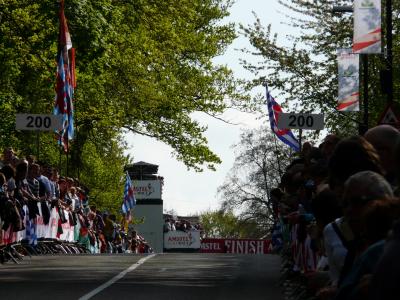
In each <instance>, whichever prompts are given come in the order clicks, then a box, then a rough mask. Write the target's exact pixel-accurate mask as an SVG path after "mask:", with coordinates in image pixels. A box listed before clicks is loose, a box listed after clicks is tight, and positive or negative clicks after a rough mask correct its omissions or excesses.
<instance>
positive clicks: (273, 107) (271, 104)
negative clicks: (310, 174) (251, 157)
mask: <svg viewBox="0 0 400 300" xmlns="http://www.w3.org/2000/svg"><path fill="white" fill-rule="evenodd" d="M266 90H267V105H268V114H269V123H270V124H271V130H272V132H273V133H275V135H276V136H277V138H278V139H280V140H281V141H282V142H284V143H285V144H286V145H288V146H289V147H291V148H292V149H293V150H294V151H296V152H297V151H299V150H300V145H299V142H298V141H297V139H296V138H295V137H294V135H293V133H292V131H291V130H290V129H279V128H278V125H277V124H278V119H279V115H280V114H281V113H282V108H281V106H280V105H279V104H278V103H277V102H276V101H275V99H274V98H273V97H272V96H271V94H270V93H269V91H268V87H267V86H266Z"/></svg>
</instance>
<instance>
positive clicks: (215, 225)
mask: <svg viewBox="0 0 400 300" xmlns="http://www.w3.org/2000/svg"><path fill="white" fill-rule="evenodd" d="M200 222H201V224H202V226H203V229H204V233H205V236H206V237H208V238H261V237H262V235H263V233H262V232H260V230H258V227H257V224H256V223H255V222H249V221H243V220H241V219H240V218H238V217H237V216H235V215H234V213H233V212H232V211H224V210H216V211H207V212H204V213H202V214H201V215H200Z"/></svg>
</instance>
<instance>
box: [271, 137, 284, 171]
mask: <svg viewBox="0 0 400 300" xmlns="http://www.w3.org/2000/svg"><path fill="white" fill-rule="evenodd" d="M273 137H274V145H275V153H278V152H279V151H278V145H277V144H276V136H275V134H273ZM277 161H278V171H279V176H280V177H282V175H283V174H282V168H281V160H280V159H279V157H277Z"/></svg>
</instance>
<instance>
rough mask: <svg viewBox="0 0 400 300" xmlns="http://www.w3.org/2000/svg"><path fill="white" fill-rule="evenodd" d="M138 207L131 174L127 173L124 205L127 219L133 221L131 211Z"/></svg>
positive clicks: (123, 209)
mask: <svg viewBox="0 0 400 300" xmlns="http://www.w3.org/2000/svg"><path fill="white" fill-rule="evenodd" d="M135 205H136V198H135V193H134V191H133V184H132V181H131V178H130V176H129V173H128V172H126V181H125V189H124V202H123V203H122V213H123V214H125V216H126V219H129V220H131V213H130V211H131V210H132V209H133V208H134V207H135Z"/></svg>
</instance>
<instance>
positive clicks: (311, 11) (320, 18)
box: [242, 0, 400, 135]
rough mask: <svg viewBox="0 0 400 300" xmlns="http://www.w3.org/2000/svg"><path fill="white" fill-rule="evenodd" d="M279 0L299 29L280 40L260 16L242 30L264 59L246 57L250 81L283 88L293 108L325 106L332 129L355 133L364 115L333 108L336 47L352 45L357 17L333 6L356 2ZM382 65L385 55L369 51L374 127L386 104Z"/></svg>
mask: <svg viewBox="0 0 400 300" xmlns="http://www.w3.org/2000/svg"><path fill="white" fill-rule="evenodd" d="M279 2H280V3H281V4H282V8H283V10H285V15H286V20H287V23H288V24H289V25H291V26H292V28H293V31H294V32H297V33H298V34H296V35H291V34H289V35H287V36H285V40H286V41H287V42H288V43H286V45H281V44H279V43H278V39H277V37H278V35H277V34H274V33H273V31H272V27H271V25H268V26H266V27H264V26H263V25H262V24H261V20H260V19H258V18H257V19H256V21H255V22H254V24H252V25H250V26H246V27H242V30H243V32H244V35H245V36H246V37H247V38H248V39H249V41H250V43H251V45H252V46H253V47H254V48H255V49H256V51H252V52H251V53H253V54H254V55H255V56H257V57H258V58H259V60H260V63H258V64H254V63H251V62H248V61H244V67H245V68H246V69H248V70H250V71H251V72H253V74H254V75H255V76H256V79H255V80H254V82H253V83H252V84H253V85H259V84H260V83H262V82H264V81H265V80H266V81H267V82H268V83H269V85H270V86H271V87H275V88H277V89H279V90H280V91H282V92H283V94H284V97H283V98H285V99H286V104H289V106H290V108H291V109H293V110H294V111H298V112H300V111H303V112H323V113H324V114H325V116H326V117H325V120H326V126H327V128H328V130H330V131H332V132H336V133H339V134H343V133H344V134H347V135H348V134H352V133H356V132H357V127H358V123H359V122H361V119H360V115H359V114H358V113H345V114H344V113H338V112H337V111H336V110H335V107H336V103H337V81H338V80H337V63H336V49H338V48H350V47H351V46H352V34H353V18H352V14H335V13H332V8H333V6H337V5H339V6H341V5H352V1H350V0H343V1H337V0H317V1H307V0H290V1H289V0H281V1H279ZM394 2H395V1H394ZM382 7H384V6H382ZM393 10H394V13H393V16H394V17H393V21H394V22H393V23H394V31H393V32H397V31H398V29H399V26H400V19H399V18H398V12H399V3H394V7H393ZM289 15H290V16H289ZM399 42H400V40H399V37H398V35H394V41H393V45H394V49H393V53H394V62H393V67H394V74H395V75H394V78H395V83H394V84H395V94H394V99H397V98H398V96H399V89H398V86H399V83H400V81H399V78H400V77H399V76H396V75H398V74H399V72H400V68H399V67H398V65H399V59H400V56H399V55H398V54H399V51H400V45H399ZM287 44H289V45H287ZM243 51H245V52H249V53H250V51H248V50H243ZM384 68H385V58H384V56H383V55H369V83H368V90H369V99H370V106H369V113H370V124H369V126H370V127H371V126H374V125H375V124H377V120H378V117H379V115H380V114H381V113H382V112H383V110H384V108H385V106H386V95H384V94H383V93H382V91H381V88H380V79H379V74H380V71H381V70H383V69H384ZM361 97H363V95H362V89H361Z"/></svg>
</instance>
